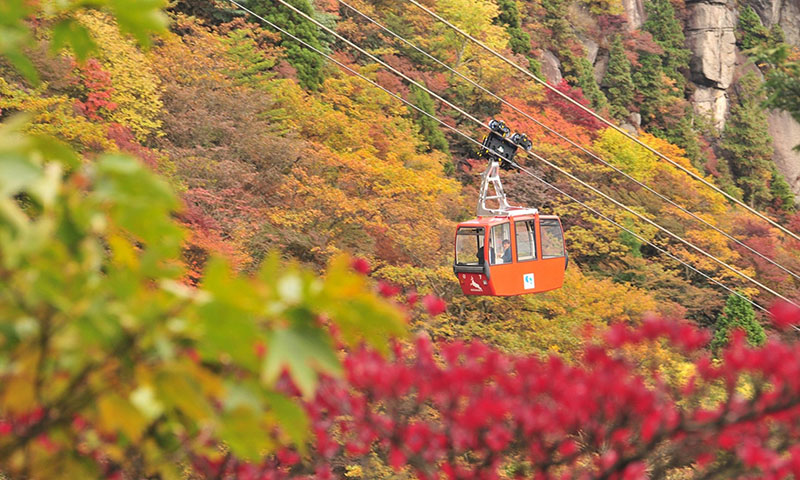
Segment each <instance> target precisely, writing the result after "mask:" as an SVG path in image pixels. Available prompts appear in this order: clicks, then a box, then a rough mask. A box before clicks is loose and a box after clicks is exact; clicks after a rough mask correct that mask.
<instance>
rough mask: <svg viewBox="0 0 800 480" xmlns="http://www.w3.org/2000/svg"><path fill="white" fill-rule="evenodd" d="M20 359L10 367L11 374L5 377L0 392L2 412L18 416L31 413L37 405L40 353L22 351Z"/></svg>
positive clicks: (34, 350) (29, 350)
mask: <svg viewBox="0 0 800 480" xmlns="http://www.w3.org/2000/svg"><path fill="white" fill-rule="evenodd" d="M19 353H20V355H19V358H17V359H16V361H15V362H13V363H12V364H11V365H10V370H11V372H12V373H11V374H10V375H3V377H2V378H3V386H2V389H1V390H0V392H2V397H0V412H8V413H9V414H12V415H18V414H22V413H26V412H29V411H30V410H31V409H32V408H33V407H34V406H35V405H36V391H35V383H36V368H37V361H38V358H39V352H38V351H37V350H36V349H27V350H20V351H19Z"/></svg>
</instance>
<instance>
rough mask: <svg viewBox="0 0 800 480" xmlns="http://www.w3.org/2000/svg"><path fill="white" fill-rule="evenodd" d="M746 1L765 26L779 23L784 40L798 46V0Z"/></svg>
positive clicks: (799, 33)
mask: <svg viewBox="0 0 800 480" xmlns="http://www.w3.org/2000/svg"><path fill="white" fill-rule="evenodd" d="M748 3H749V4H750V6H751V7H753V9H754V10H755V11H756V13H758V16H759V17H761V22H762V23H763V24H764V25H765V26H767V27H771V26H772V25H774V24H776V23H777V24H779V25H780V26H781V28H782V29H783V33H784V34H786V41H787V42H789V43H791V44H792V45H796V46H800V0H749V1H748Z"/></svg>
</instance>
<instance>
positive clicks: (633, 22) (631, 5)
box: [622, 0, 645, 32]
mask: <svg viewBox="0 0 800 480" xmlns="http://www.w3.org/2000/svg"><path fill="white" fill-rule="evenodd" d="M622 8H624V9H625V16H626V17H627V18H628V31H629V32H632V31H634V30H638V29H639V27H641V26H642V24H643V23H644V20H645V14H644V2H643V1H642V0H622Z"/></svg>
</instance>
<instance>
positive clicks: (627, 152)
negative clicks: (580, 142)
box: [594, 128, 658, 182]
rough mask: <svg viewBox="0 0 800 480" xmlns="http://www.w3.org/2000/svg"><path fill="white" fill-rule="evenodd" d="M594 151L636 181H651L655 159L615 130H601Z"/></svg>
mask: <svg viewBox="0 0 800 480" xmlns="http://www.w3.org/2000/svg"><path fill="white" fill-rule="evenodd" d="M594 149H595V151H596V152H597V153H598V154H600V156H601V157H603V158H604V159H605V160H606V161H608V162H609V163H611V164H613V165H616V166H617V167H619V168H621V169H622V170H623V171H625V172H626V173H628V174H629V175H631V176H632V177H634V178H636V179H637V180H639V181H643V182H649V181H651V180H652V178H653V170H654V169H655V166H656V162H657V161H658V159H657V157H656V156H655V155H654V154H652V153H650V152H649V151H647V150H646V149H644V148H643V147H641V146H639V145H636V144H635V143H633V142H631V141H630V140H629V139H628V138H626V137H625V136H624V135H622V134H621V133H619V132H617V131H616V130H614V129H612V128H607V129H605V130H603V132H602V133H601V134H600V136H599V137H598V139H597V140H596V141H595V143H594Z"/></svg>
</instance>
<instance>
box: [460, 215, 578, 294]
mask: <svg viewBox="0 0 800 480" xmlns="http://www.w3.org/2000/svg"><path fill="white" fill-rule="evenodd" d="M506 242H507V243H506ZM504 243H506V244H507V245H508V250H506V249H505V248H504ZM455 254H456V256H455V264H454V265H453V270H454V272H455V274H456V276H457V277H458V282H459V284H461V290H462V291H463V292H464V294H465V295H494V296H511V295H523V294H526V293H539V292H546V291H548V290H553V289H556V288H560V287H561V285H562V284H563V283H564V270H565V269H566V267H567V256H566V249H565V246H564V235H563V231H562V229H561V221H559V219H558V217H556V216H553V215H539V213H538V212H537V211H536V210H531V209H521V208H520V209H515V208H513V207H512V208H511V209H510V210H509V211H508V215H506V216H493V217H479V218H477V219H475V220H470V221H468V222H463V223H460V224H459V225H458V229H457V230H456V245H455Z"/></svg>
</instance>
